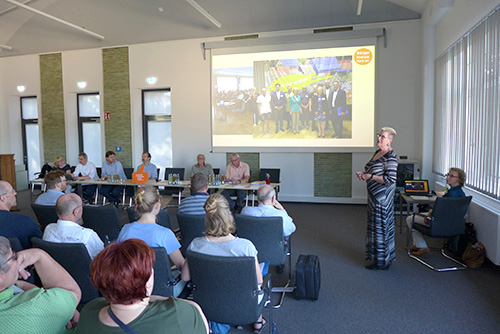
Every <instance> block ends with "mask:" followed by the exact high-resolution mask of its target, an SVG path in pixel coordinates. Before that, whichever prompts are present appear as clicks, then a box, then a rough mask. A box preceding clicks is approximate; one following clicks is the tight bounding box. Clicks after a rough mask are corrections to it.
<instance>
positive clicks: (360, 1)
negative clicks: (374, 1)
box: [357, 0, 363, 16]
mask: <svg viewBox="0 0 500 334" xmlns="http://www.w3.org/2000/svg"><path fill="white" fill-rule="evenodd" d="M361 8H363V0H358V13H357V14H358V16H360V15H361Z"/></svg>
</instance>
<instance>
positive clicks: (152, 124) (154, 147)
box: [142, 88, 172, 179]
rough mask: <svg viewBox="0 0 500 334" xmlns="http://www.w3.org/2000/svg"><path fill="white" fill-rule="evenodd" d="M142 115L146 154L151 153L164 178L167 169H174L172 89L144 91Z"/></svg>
mask: <svg viewBox="0 0 500 334" xmlns="http://www.w3.org/2000/svg"><path fill="white" fill-rule="evenodd" d="M142 115H143V123H142V125H143V134H144V141H143V142H144V152H149V153H151V162H152V163H154V164H155V165H156V167H158V168H160V174H159V175H158V178H160V179H165V178H164V175H163V174H164V172H165V168H166V167H172V109H171V93H170V89H169V88H167V89H158V90H143V91H142Z"/></svg>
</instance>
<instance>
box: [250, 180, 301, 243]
mask: <svg viewBox="0 0 500 334" xmlns="http://www.w3.org/2000/svg"><path fill="white" fill-rule="evenodd" d="M257 199H258V201H259V206H245V207H244V208H243V210H241V214H242V215H246V216H254V217H282V218H283V235H284V236H285V237H288V236H290V234H292V233H293V232H295V224H294V223H293V219H292V218H291V217H290V216H289V215H288V213H287V212H286V210H285V208H284V207H283V205H281V203H280V202H278V200H276V192H275V191H274V189H273V188H272V187H271V186H269V185H267V184H266V185H263V186H262V187H260V188H259V189H258V190H257Z"/></svg>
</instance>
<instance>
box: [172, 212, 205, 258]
mask: <svg viewBox="0 0 500 334" xmlns="http://www.w3.org/2000/svg"><path fill="white" fill-rule="evenodd" d="M177 224H178V225H179V229H180V230H181V235H182V241H181V244H182V249H181V252H182V254H183V255H185V254H186V250H187V249H188V246H189V244H190V243H191V241H193V239H194V238H198V237H202V236H203V232H205V230H206V227H205V215H188V214H185V213H177Z"/></svg>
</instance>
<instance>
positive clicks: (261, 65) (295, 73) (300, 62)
mask: <svg viewBox="0 0 500 334" xmlns="http://www.w3.org/2000/svg"><path fill="white" fill-rule="evenodd" d="M371 48H372V49H373V47H371ZM364 50H368V52H369V53H367V54H365V53H364ZM315 54H316V55H315ZM266 55H267V57H266ZM312 55H314V56H312ZM365 55H367V56H368V58H364V56H365ZM273 56H274V57H273ZM362 62H365V64H360V63H362ZM212 68H213V81H212V84H213V88H212V89H213V99H212V135H213V143H214V146H257V147H259V146H267V147H273V146H276V147H314V146H326V147H328V146H373V138H372V137H367V136H366V134H369V133H373V128H370V129H369V130H368V129H366V126H367V124H368V126H370V125H371V127H373V112H374V110H373V105H374V101H373V100H374V62H373V51H371V50H369V49H366V48H360V47H355V48H353V47H347V48H336V49H321V50H302V51H283V52H269V53H268V54H266V53H260V54H247V55H241V54H238V55H224V56H214V57H213V66H212ZM356 88H358V90H357V92H358V95H356V96H360V97H359V98H358V99H356V98H353V91H356ZM353 101H356V103H353ZM353 106H354V107H353ZM361 119H362V120H363V122H359V120H361ZM358 122H359V123H358ZM358 124H359V126H358V127H356V126H357V125H358ZM354 129H356V130H354Z"/></svg>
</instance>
